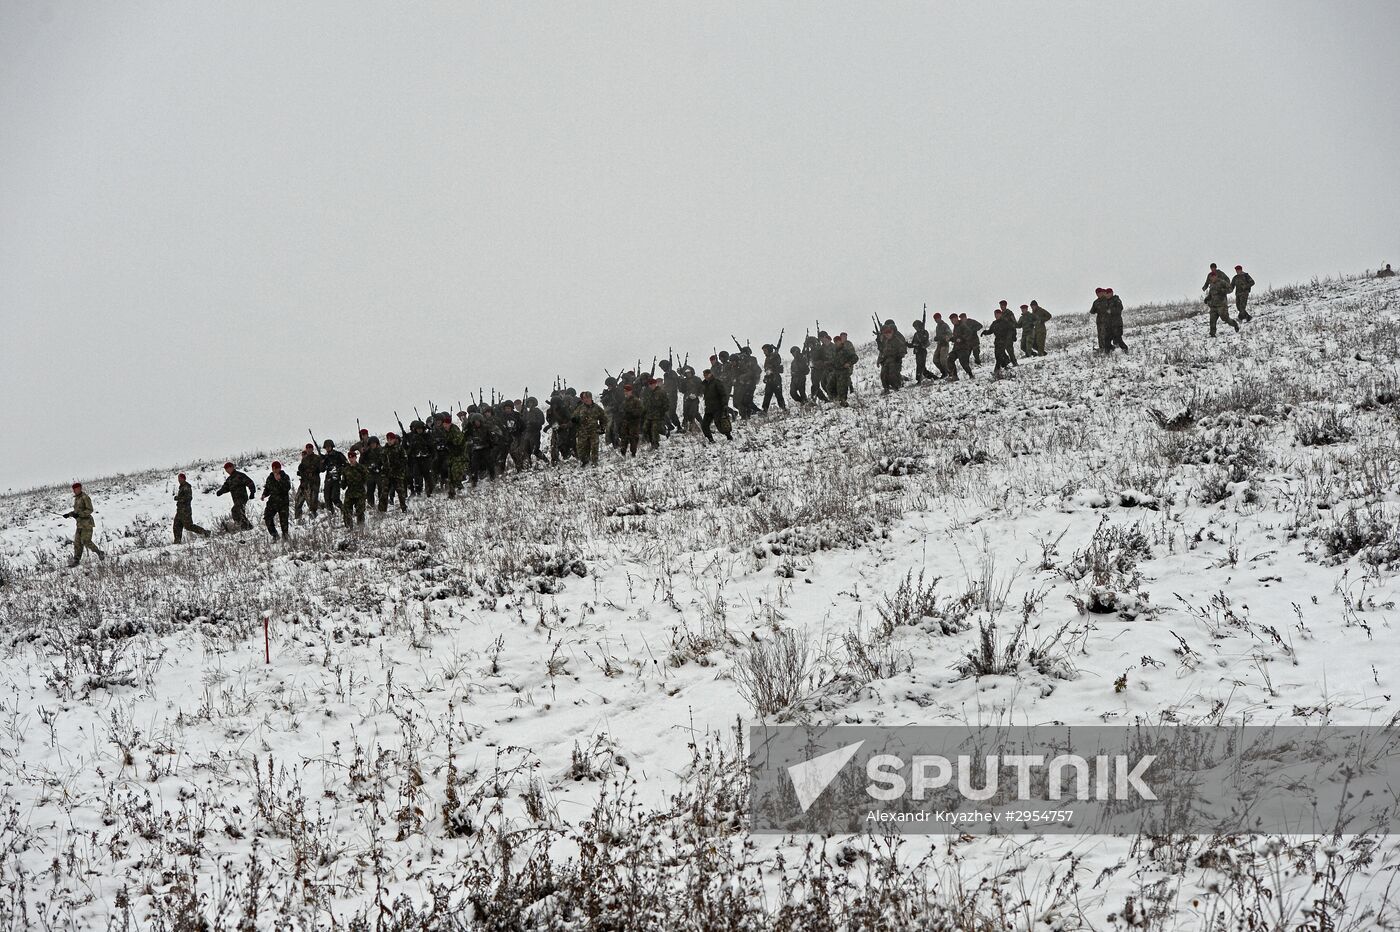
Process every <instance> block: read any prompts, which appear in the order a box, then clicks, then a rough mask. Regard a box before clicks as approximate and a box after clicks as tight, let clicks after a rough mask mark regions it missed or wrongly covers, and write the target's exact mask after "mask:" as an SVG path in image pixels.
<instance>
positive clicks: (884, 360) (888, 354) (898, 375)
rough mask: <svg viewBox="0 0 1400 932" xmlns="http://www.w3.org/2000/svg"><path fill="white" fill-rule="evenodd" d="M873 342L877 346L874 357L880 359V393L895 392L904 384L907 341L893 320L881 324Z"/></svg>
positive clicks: (907, 350) (907, 349) (907, 351)
mask: <svg viewBox="0 0 1400 932" xmlns="http://www.w3.org/2000/svg"><path fill="white" fill-rule="evenodd" d="M875 342H876V344H877V346H878V352H877V354H876V358H877V359H878V360H879V361H880V394H882V395H888V394H889V393H890V392H897V391H899V389H900V387H901V386H902V385H903V384H904V372H903V369H904V357H905V356H906V355H908V353H909V343H908V341H907V340H905V339H904V334H902V333H900V332H899V328H898V327H896V326H895V325H894V321H893V320H887V321H885V322H884V324H882V325H881V327H880V332H879V333H878V334H876V337H875Z"/></svg>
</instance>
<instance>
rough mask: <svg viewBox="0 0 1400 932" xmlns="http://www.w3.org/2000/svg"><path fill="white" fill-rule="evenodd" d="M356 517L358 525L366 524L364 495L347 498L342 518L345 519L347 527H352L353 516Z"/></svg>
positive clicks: (341, 512)
mask: <svg viewBox="0 0 1400 932" xmlns="http://www.w3.org/2000/svg"><path fill="white" fill-rule="evenodd" d="M352 513H353V514H354V516H355V523H356V524H364V523H365V497H364V496H363V495H356V496H353V497H352V496H346V498H345V507H344V508H342V509H341V511H340V514H341V517H343V518H344V519H345V526H346V527H349V526H350V516H351V514H352Z"/></svg>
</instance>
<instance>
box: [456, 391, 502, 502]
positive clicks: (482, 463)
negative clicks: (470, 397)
mask: <svg viewBox="0 0 1400 932" xmlns="http://www.w3.org/2000/svg"><path fill="white" fill-rule="evenodd" d="M462 437H463V439H464V440H465V441H466V447H467V478H468V480H469V481H470V482H471V485H472V488H476V484H477V483H478V482H480V481H481V477H482V475H483V474H485V475H486V476H487V477H488V478H491V479H494V478H495V476H496V461H495V459H494V458H493V450H492V447H493V441H492V437H491V425H490V424H489V423H488V421H487V419H486V415H485V414H483V413H482V412H481V409H480V408H479V407H478V406H477V405H469V406H468V407H467V422H466V424H464V425H463V426H462Z"/></svg>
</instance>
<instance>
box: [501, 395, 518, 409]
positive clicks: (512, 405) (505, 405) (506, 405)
mask: <svg viewBox="0 0 1400 932" xmlns="http://www.w3.org/2000/svg"><path fill="white" fill-rule="evenodd" d="M501 407H502V408H509V409H510V410H511V411H514V410H515V402H513V401H511V400H510V399H509V398H507V399H506V400H505V401H503V402H501Z"/></svg>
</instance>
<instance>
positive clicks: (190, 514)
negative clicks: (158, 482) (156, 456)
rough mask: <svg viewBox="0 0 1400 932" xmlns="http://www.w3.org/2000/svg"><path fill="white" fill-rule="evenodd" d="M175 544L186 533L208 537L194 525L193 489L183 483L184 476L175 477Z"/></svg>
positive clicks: (200, 528)
mask: <svg viewBox="0 0 1400 932" xmlns="http://www.w3.org/2000/svg"><path fill="white" fill-rule="evenodd" d="M175 482H176V486H175V543H177V544H178V543H180V541H181V540H182V539H184V535H185V532H186V531H190V532H192V533H195V534H198V535H199V536H200V537H208V536H209V532H208V531H206V530H205V529H204V528H202V527H200V526H199V525H198V524H195V523H194V504H193V502H194V488H193V487H192V486H191V485H190V484H189V483H188V482H186V481H185V474H184V473H180V475H178V476H176V477H175Z"/></svg>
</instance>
